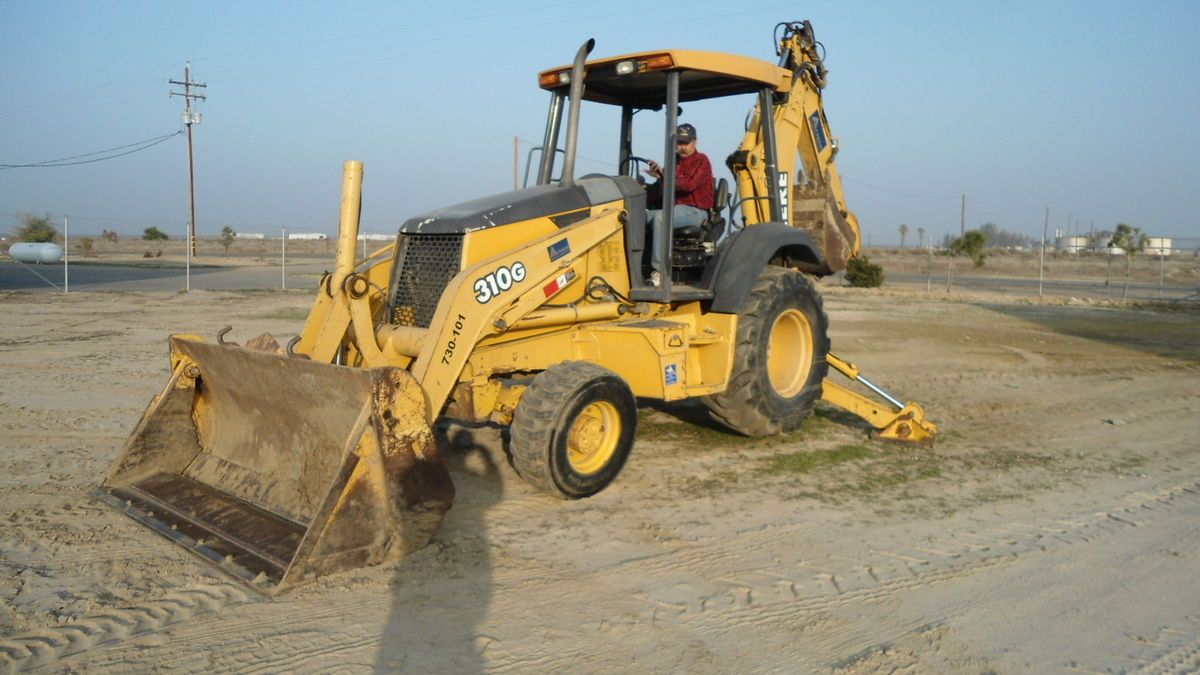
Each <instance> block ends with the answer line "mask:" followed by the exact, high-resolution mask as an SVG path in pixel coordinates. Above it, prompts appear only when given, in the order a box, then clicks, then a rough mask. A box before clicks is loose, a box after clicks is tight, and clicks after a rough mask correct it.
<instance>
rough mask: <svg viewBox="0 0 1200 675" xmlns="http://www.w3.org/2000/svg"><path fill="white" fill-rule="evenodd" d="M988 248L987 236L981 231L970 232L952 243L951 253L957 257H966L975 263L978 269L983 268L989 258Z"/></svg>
mask: <svg viewBox="0 0 1200 675" xmlns="http://www.w3.org/2000/svg"><path fill="white" fill-rule="evenodd" d="M986 246H987V235H986V234H984V233H983V232H980V231H979V230H970V231H968V232H967V233H965V234H963V236H961V237H958V238H956V239H955V240H954V241H953V242H951V244H950V252H951V253H953V254H954V255H956V256H959V255H965V256H967V257H968V258H970V259H971V260H974V261H975V266H976V267H983V261H984V259H985V258H987V251H986V250H984V249H985V247H986Z"/></svg>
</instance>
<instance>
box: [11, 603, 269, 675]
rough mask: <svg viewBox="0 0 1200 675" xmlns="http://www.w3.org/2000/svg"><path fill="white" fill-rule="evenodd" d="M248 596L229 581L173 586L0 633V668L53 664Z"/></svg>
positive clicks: (182, 620) (211, 611)
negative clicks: (57, 621)
mask: <svg viewBox="0 0 1200 675" xmlns="http://www.w3.org/2000/svg"><path fill="white" fill-rule="evenodd" d="M248 599H249V594H248V593H247V592H246V591H243V590H242V589H240V588H238V587H236V586H234V585H232V584H216V585H204V586H198V587H195V588H189V589H183V590H178V591H173V592H171V593H168V594H167V595H166V596H164V597H163V598H162V599H160V600H153V601H149V602H144V603H139V604H135V605H131V606H129V607H123V608H120V609H111V610H107V611H104V612H100V613H97V614H94V615H90V616H87V617H84V618H82V619H79V620H77V621H74V622H72V623H69V624H66V625H63V626H55V627H51V628H43V629H39V630H34V631H30V632H28V633H25V634H23V635H18V636H13V637H7V638H0V671H4V672H17V671H26V670H30V669H35V668H41V667H45V666H49V665H52V664H57V663H58V662H59V661H61V660H62V659H65V658H67V657H70V656H74V655H77V654H82V653H84V652H87V651H89V650H93V649H101V648H104V647H108V646H112V645H115V644H118V643H120V642H123V641H125V640H129V639H131V638H135V637H140V636H143V635H149V634H152V633H158V632H161V631H162V630H164V629H165V628H167V627H169V626H173V625H176V624H179V623H182V622H185V621H188V620H191V619H193V618H195V617H197V616H201V615H204V614H211V613H217V612H221V611H223V610H225V609H227V608H228V607H231V606H233V605H237V604H241V603H244V602H246V601H247V600H248Z"/></svg>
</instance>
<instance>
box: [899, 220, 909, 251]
mask: <svg viewBox="0 0 1200 675" xmlns="http://www.w3.org/2000/svg"><path fill="white" fill-rule="evenodd" d="M907 236H908V225H905V224H904V223H901V224H900V248H904V238H905V237H907Z"/></svg>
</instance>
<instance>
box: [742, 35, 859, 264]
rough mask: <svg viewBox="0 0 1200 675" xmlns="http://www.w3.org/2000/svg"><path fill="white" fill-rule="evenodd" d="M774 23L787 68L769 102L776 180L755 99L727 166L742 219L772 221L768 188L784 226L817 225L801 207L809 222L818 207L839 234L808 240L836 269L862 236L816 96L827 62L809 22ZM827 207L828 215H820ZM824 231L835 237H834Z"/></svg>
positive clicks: (781, 61)
mask: <svg viewBox="0 0 1200 675" xmlns="http://www.w3.org/2000/svg"><path fill="white" fill-rule="evenodd" d="M779 27H783V28H784V31H783V36H782V38H781V39H780V40H779V43H778V51H779V65H780V67H782V68H785V69H787V70H789V71H791V73H792V80H791V88H790V89H789V90H788V91H787V92H786V93H782V94H781V93H776V94H775V96H774V101H773V105H772V106H771V109H772V112H773V121H774V129H775V134H774V135H775V145H776V149H777V151H776V153H775V155H776V163H777V171H778V176H779V178H778V181H779V184H778V185H771V184H770V181H769V180H768V175H767V166H766V161H765V160H766V152H765V147H764V144H765V143H767V142H768V139H769V137H768V134H766V133H764V129H763V125H762V124H761V117H760V115H761V112H762V104H761V102H760V103H759V104H758V105H756V106H755V109H754V112H753V114H752V116H751V118H750V122H749V124H748V125H747V127H746V135H745V137H744V138H743V139H742V144H741V145H740V146H739V148H738V150H737V151H736V152H734V154H733V155H731V156H730V157H729V166H730V170H732V171H733V173H734V176H735V177H736V179H737V186H738V197H739V199H740V200H741V202H742V212H743V218H744V221H745V224H746V225H755V224H757V223H760V222H766V221H769V220H770V209H769V202H768V195H770V194H771V192H770V191H771V190H776V191H778V192H777V194H778V195H779V201H780V203H781V206H782V211H783V221H784V222H785V223H787V224H788V225H792V226H793V227H802V228H804V229H809V230H811V229H815V228H814V225H815V224H816V223H815V222H814V223H806V222H803V221H804V220H806V218H805V217H804V215H805V214H804V213H803V212H804V211H809V212H810V215H809V218H808V220H813V214H814V213H815V212H817V211H820V212H821V213H820V214H818V215H817V216H816V218H817V219H819V220H820V221H821V222H822V223H824V224H826V225H827V226H835V229H836V230H837V232H827V233H821V234H823V236H814V237H813V239H814V240H816V241H817V242H818V245H819V246H821V247H822V248H823V249H825V250H823V251H822V253H823V254H824V256H823V257H826V258H831V260H830V264H831V266H832V267H833V271H837V270H839V269H841V268H842V267H843V266H844V264H845V260H846V259H848V258H851V257H853V256H855V255H857V254H858V251H859V245H860V235H859V229H858V220H857V219H856V218H855V217H854V214H853V213H851V212H850V210H849V209H848V208H847V207H846V199H845V196H844V195H843V193H842V182H841V178H840V177H839V175H838V171H837V166H836V164H835V163H834V157H835V156H836V155H837V150H838V144H837V139H836V138H834V137H833V135H832V134H831V133H830V131H829V122H828V121H827V120H826V119H825V110H824V107H823V104H822V100H821V92H822V89H823V88H824V87H825V76H826V69H825V64H824V63H823V61H822V56H821V54H820V53H819V51H818V45H819V43H817V41H816V39H815V38H814V36H813V30H812V24H810V23H809V22H808V21H803V22H798V23H796V22H793V23H785V24H780V26H777V27H776V28H777V30H778V28H779ZM801 202H807V203H801ZM826 205H827V206H828V209H829V211H830V212H829V213H828V214H825V213H824V210H825V207H826ZM830 221H831V222H830ZM830 235H834V237H833V239H831V238H830ZM835 240H836V241H835ZM831 248H834V249H835V250H830V249H831Z"/></svg>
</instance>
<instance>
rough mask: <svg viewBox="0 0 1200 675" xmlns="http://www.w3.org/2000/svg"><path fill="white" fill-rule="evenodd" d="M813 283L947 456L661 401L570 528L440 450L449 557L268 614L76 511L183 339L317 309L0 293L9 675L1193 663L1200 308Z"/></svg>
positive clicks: (238, 299)
mask: <svg viewBox="0 0 1200 675" xmlns="http://www.w3.org/2000/svg"><path fill="white" fill-rule="evenodd" d="M826 291H827V293H826V297H827V305H828V308H829V310H830V318H831V323H832V329H831V330H832V336H833V342H834V348H835V350H836V351H837V352H839V353H840V354H841V355H842V356H844V357H846V358H848V359H850V360H852V361H855V362H856V363H858V365H860V366H861V367H862V368H863V371H864V373H865V374H867V375H868V376H869V377H872V378H873V379H874V380H876V381H878V382H879V383H882V384H885V385H888V386H889V387H890V388H892V389H893V390H894V391H895V392H896V393H898V394H900V395H902V396H904V397H907V398H911V399H914V400H917V401H919V402H920V403H922V405H923V406H924V407H925V409H926V410H927V412H928V414H929V416H930V417H931V418H932V419H934V420H935V421H936V422H937V423H938V424H939V426H940V427H941V430H942V434H941V437H940V439H939V442H938V445H937V447H936V448H935V449H932V450H928V449H913V448H907V447H899V446H884V445H876V444H872V443H868V442H866V441H865V440H864V430H863V428H862V426H861V425H859V424H858V423H857V422H856V421H855V420H853V419H852V418H848V417H847V416H845V415H843V414H841V413H839V412H837V411H836V410H832V409H824V408H823V409H821V410H819V412H818V414H817V415H816V416H814V418H813V419H812V421H811V423H809V424H808V425H806V427H805V429H803V430H802V431H800V432H797V433H794V434H791V435H788V436H785V437H781V438H773V439H759V440H750V439H744V438H739V437H736V436H730V435H728V434H726V433H724V432H722V431H720V430H718V429H715V428H713V427H712V426H711V425H705V424H693V423H692V422H693V421H697V420H699V417H700V416H699V415H698V414H697V411H696V410H695V409H694V408H691V407H688V406H674V407H665V406H654V407H650V406H647V407H646V408H645V409H644V410H643V412H642V424H641V426H642V429H641V432H640V434H639V441H638V443H637V446H636V447H635V449H634V453H633V457H632V459H631V461H630V463H629V465H628V467H627V468H626V470H625V472H624V474H623V475H622V476H621V478H620V479H619V480H618V481H617V482H616V483H615V484H614V485H613V486H612V487H611V488H610V489H608V490H606V491H605V492H603V493H602V494H600V495H598V496H597V497H594V498H592V499H588V500H583V501H579V502H571V503H564V502H561V501H558V500H555V499H552V498H549V497H545V496H542V495H541V494H539V493H536V492H535V491H533V490H532V489H531V488H529V487H528V486H526V485H525V484H524V483H523V482H522V481H521V480H520V479H518V478H517V477H516V476H515V475H514V473H513V471H512V470H511V468H510V467H509V466H507V464H505V461H504V455H503V452H502V449H501V444H502V438H501V435H500V433H499V432H498V431H497V430H495V429H491V428H464V427H458V426H449V427H447V428H445V429H444V430H443V431H442V433H441V438H442V443H443V444H444V447H445V452H446V454H447V456H448V457H449V459H450V462H451V464H452V469H453V473H454V479H455V482H456V484H457V486H458V493H459V498H458V500H457V502H456V504H455V506H454V508H453V509H452V510H451V512H450V514H449V516H448V517H447V518H446V520H445V521H444V523H443V526H442V528H441V530H440V532H439V534H438V535H437V536H436V538H435V541H434V543H433V544H432V545H431V546H429V547H428V548H426V549H424V550H422V551H421V552H419V553H418V554H416V555H414V556H412V557H410V558H409V559H406V560H404V561H402V562H400V563H398V564H393V565H388V566H383V567H377V568H372V569H368V570H362V571H359V572H353V573H348V574H344V575H340V576H334V577H330V578H327V579H324V580H322V581H321V582H319V583H316V584H314V585H311V586H307V587H303V588H300V589H297V590H295V591H293V592H290V593H287V594H284V595H282V596H281V597H278V598H276V599H274V600H265V599H263V598H261V597H258V596H256V595H254V594H253V593H252V592H249V591H247V590H246V589H244V588H243V587H241V586H239V585H238V584H236V583H233V582H231V581H229V580H227V579H225V578H224V577H222V576H221V575H219V574H217V573H215V572H213V571H212V570H211V569H210V568H208V567H206V566H205V565H204V564H203V563H201V562H200V561H198V560H197V559H194V558H193V557H192V556H191V555H189V554H188V553H187V552H185V551H183V550H182V549H178V548H177V547H175V546H174V545H172V544H170V543H169V542H167V541H166V540H165V539H161V538H159V537H158V536H156V535H154V534H153V533H151V532H150V531H148V530H146V529H143V528H142V527H140V526H139V525H137V524H135V523H134V522H133V521H131V520H129V519H127V518H125V517H123V516H121V515H118V514H117V513H115V512H112V511H110V510H108V509H107V508H105V507H103V506H101V505H99V504H98V503H97V502H96V501H94V500H93V499H92V497H91V496H90V493H91V492H92V491H93V490H94V489H95V488H96V486H97V485H98V483H99V481H100V480H101V478H102V476H103V474H104V472H105V470H106V468H107V466H108V464H109V463H110V462H111V461H112V460H113V459H114V457H115V456H116V455H117V453H118V452H119V450H120V448H121V446H122V443H123V441H124V438H125V436H126V434H127V433H128V432H129V431H130V430H131V428H132V427H133V425H134V423H135V422H136V420H137V419H138V417H139V416H140V414H141V412H142V409H143V407H144V406H145V404H146V402H147V401H148V400H149V398H150V396H151V395H153V394H154V393H156V392H157V390H158V389H159V388H160V387H161V386H162V384H163V383H164V382H165V380H166V375H167V359H166V346H165V336H166V334H168V333H170V332H182V331H187V332H201V333H204V334H208V335H213V334H214V333H215V332H216V331H217V330H218V329H219V328H220V327H221V326H222V325H224V324H225V323H233V324H234V326H235V333H234V336H233V337H234V339H246V338H248V337H251V336H254V335H257V334H258V333H261V332H263V331H271V332H273V333H275V334H276V335H278V336H281V337H285V338H286V337H287V336H290V335H291V334H292V333H294V331H295V330H296V329H297V328H298V327H299V325H300V323H301V320H302V317H303V316H304V314H305V311H306V307H307V304H308V298H307V295H306V294H285V293H245V294H234V293H204V292H199V293H192V294H188V295H184V294H121V295H112V294H93V295H89V294H72V295H70V296H66V297H63V296H53V297H47V296H32V295H0V313H2V316H3V317H4V318H3V320H2V321H0V373H2V379H0V671H5V670H25V669H44V670H48V671H72V672H74V671H122V672H125V671H137V672H145V671H150V670H170V671H180V672H212V671H239V672H280V671H303V672H364V671H369V670H371V669H375V670H378V671H388V672H391V671H396V670H402V671H406V672H419V673H424V672H474V671H485V670H486V671H494V672H556V671H569V672H621V673H625V672H686V673H706V672H714V673H717V672H720V673H726V672H830V671H833V672H840V673H874V672H963V673H983V672H1028V671H1041V672H1046V671H1051V672H1063V671H1068V672H1129V671H1141V672H1150V673H1176V672H1195V671H1197V670H1200V584H1198V583H1197V582H1196V574H1195V570H1196V569H1197V565H1198V564H1200V444H1198V443H1197V440H1196V439H1197V438H1198V437H1200V313H1197V312H1196V311H1195V310H1194V309H1192V310H1187V311H1165V310H1153V309H1139V308H1126V309H1123V308H1118V307H1107V306H1075V305H1071V304H1067V303H1058V304H1031V303H1028V302H1014V301H1012V300H1010V299H1006V298H1005V297H1003V296H985V295H976V296H968V295H957V294H938V295H937V296H936V297H932V296H926V295H924V294H919V293H906V292H903V291H860V290H856V289H841V288H827V289H826ZM700 421H702V420H700Z"/></svg>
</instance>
